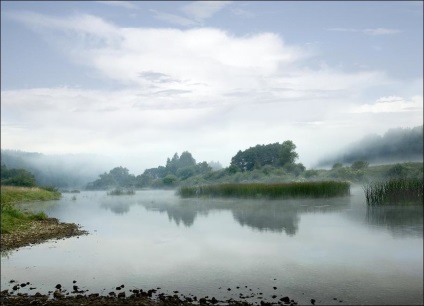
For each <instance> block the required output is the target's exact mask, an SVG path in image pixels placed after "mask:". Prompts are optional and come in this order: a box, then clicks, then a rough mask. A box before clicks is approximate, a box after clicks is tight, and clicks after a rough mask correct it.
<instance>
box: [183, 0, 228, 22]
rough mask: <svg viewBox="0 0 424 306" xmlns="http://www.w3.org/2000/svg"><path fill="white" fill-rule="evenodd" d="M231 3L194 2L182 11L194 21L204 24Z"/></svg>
mask: <svg viewBox="0 0 424 306" xmlns="http://www.w3.org/2000/svg"><path fill="white" fill-rule="evenodd" d="M230 3H231V1H194V2H192V3H190V4H187V5H185V6H183V7H182V8H181V11H182V12H184V13H185V14H186V15H187V16H189V17H191V18H193V19H194V20H196V21H198V22H202V21H203V20H205V19H208V18H210V17H212V16H213V15H214V14H216V13H217V12H219V11H220V10H221V9H223V8H224V7H225V6H227V5H229V4H230Z"/></svg>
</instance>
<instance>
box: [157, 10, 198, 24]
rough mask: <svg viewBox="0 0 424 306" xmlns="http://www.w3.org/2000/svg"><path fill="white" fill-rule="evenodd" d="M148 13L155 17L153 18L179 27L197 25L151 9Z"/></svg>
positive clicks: (186, 19) (183, 18)
mask: <svg viewBox="0 0 424 306" xmlns="http://www.w3.org/2000/svg"><path fill="white" fill-rule="evenodd" d="M150 12H152V13H153V14H154V16H155V18H157V19H159V20H163V21H167V22H170V23H173V24H178V25H181V26H193V25H198V22H196V21H194V20H191V19H188V18H185V17H182V16H179V15H175V14H169V13H164V12H160V11H157V10H153V9H151V10H150Z"/></svg>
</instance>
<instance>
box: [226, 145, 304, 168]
mask: <svg viewBox="0 0 424 306" xmlns="http://www.w3.org/2000/svg"><path fill="white" fill-rule="evenodd" d="M295 149H296V146H295V144H294V143H293V142H292V141H291V140H287V141H284V142H283V143H282V144H279V143H278V142H277V143H272V144H268V145H256V146H255V147H250V148H249V149H247V150H244V151H241V150H240V151H238V152H237V154H236V155H235V156H234V157H233V158H232V159H231V165H234V166H237V167H238V168H239V169H241V170H242V171H252V170H253V169H259V168H261V167H263V166H265V165H270V166H274V167H283V166H284V165H286V164H293V163H294V162H295V160H296V159H297V158H298V154H297V153H296V151H295Z"/></svg>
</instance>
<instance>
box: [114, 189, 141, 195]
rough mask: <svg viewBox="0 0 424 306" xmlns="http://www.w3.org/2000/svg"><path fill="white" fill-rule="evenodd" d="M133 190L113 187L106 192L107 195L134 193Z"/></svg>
mask: <svg viewBox="0 0 424 306" xmlns="http://www.w3.org/2000/svg"><path fill="white" fill-rule="evenodd" d="M134 194H135V191H134V190H133V189H121V188H115V189H113V190H111V191H109V192H108V193H107V195H134Z"/></svg>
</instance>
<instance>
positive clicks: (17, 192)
mask: <svg viewBox="0 0 424 306" xmlns="http://www.w3.org/2000/svg"><path fill="white" fill-rule="evenodd" d="M60 197H61V194H60V193H59V192H57V191H48V190H45V189H42V188H37V187H31V188H28V187H15V186H1V233H2V234H3V233H10V232H13V231H16V230H24V229H26V228H28V227H29V226H30V225H31V221H33V220H43V219H46V218H47V215H46V214H45V213H43V212H41V213H38V214H27V213H24V212H22V211H20V210H18V209H16V208H15V206H14V204H15V203H19V202H32V201H47V200H57V199H60Z"/></svg>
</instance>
